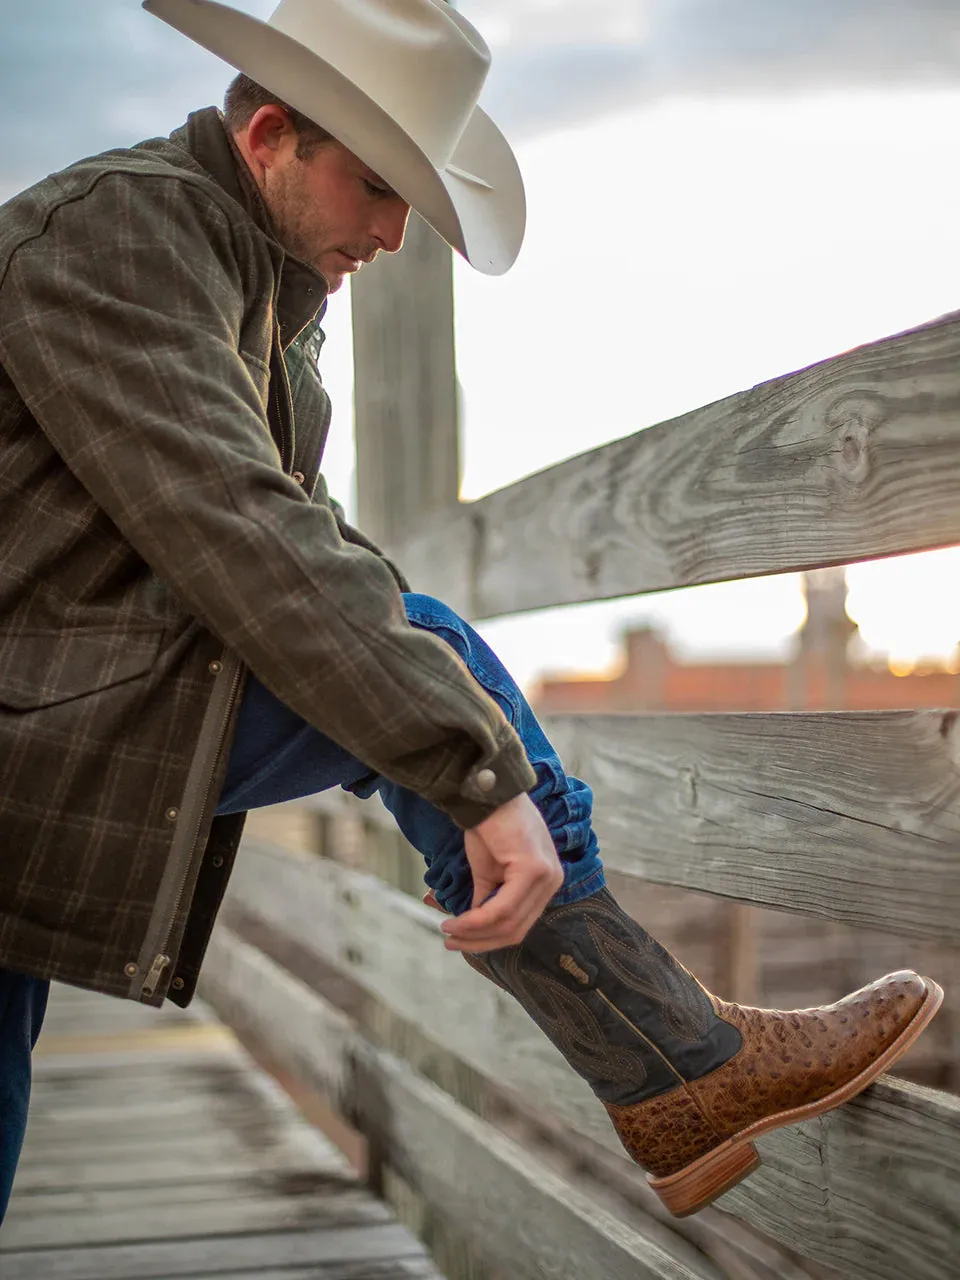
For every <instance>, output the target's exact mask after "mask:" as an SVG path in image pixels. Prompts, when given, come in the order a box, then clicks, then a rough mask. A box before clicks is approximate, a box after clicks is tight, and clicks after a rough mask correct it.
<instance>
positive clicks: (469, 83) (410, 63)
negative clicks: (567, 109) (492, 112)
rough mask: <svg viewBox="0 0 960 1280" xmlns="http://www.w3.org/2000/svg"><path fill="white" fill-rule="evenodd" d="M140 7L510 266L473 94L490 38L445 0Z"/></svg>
mask: <svg viewBox="0 0 960 1280" xmlns="http://www.w3.org/2000/svg"><path fill="white" fill-rule="evenodd" d="M143 7H144V8H145V9H146V10H148V11H149V12H150V13H153V14H155V15H156V16H157V17H158V18H162V19H163V20H164V22H168V23H169V24H170V25H171V26H172V27H176V29H177V30H178V31H182V32H183V34H184V35H186V36H189V37H190V39H191V40H195V41H196V42H197V43H198V44H201V45H203V46H204V48H206V49H209V50H210V51H211V53H215V54H217V55H218V57H221V58H223V59H224V61H226V62H229V63H230V64H231V66H234V67H236V68H237V69H238V70H239V71H242V72H243V73H244V74H245V75H247V76H249V77H250V78H251V79H252V80H255V81H256V82H257V83H258V84H261V85H263V86H264V88H266V89H269V90H270V91H271V92H272V93H275V94H277V96H278V97H279V98H280V99H281V100H282V101H283V102H286V103H288V104H289V105H290V106H291V107H295V108H296V109H297V110H298V111H300V112H302V113H303V114H304V115H305V116H307V117H308V119H310V120H313V121H314V122H315V123H316V124H318V125H320V126H321V128H324V129H326V130H328V132H330V133H331V134H333V136H334V137H335V138H336V139H337V140H338V141H339V142H342V143H343V145H344V146H345V147H347V148H349V150H350V151H352V152H353V153H354V154H355V155H357V156H359V157H360V159H361V160H363V161H364V163H365V164H368V165H369V166H370V168H371V169H373V170H374V172H375V173H377V174H378V175H379V176H380V177H381V178H382V179H383V180H384V182H386V183H389V185H390V186H391V187H392V188H393V189H394V191H396V192H397V193H398V194H399V195H401V196H403V198H404V199H405V200H406V201H407V202H408V203H409V204H410V205H412V206H413V208H414V209H416V210H417V212H418V213H419V214H420V215H421V217H423V218H424V219H426V221H427V222H429V223H430V225H431V226H432V227H433V228H434V230H436V231H438V232H439V233H440V235H441V236H442V237H443V238H444V240H446V242H447V243H448V244H449V245H451V246H452V247H453V248H454V249H456V250H458V251H459V252H460V253H462V254H463V256H464V257H465V258H466V260H467V261H468V262H469V263H471V264H472V265H473V266H474V267H476V268H477V270H478V271H482V272H484V273H485V274H487V275H501V274H502V273H503V272H504V271H506V270H508V269H509V267H510V266H512V264H513V262H514V259H515V258H516V256H517V253H518V252H519V250H520V243H521V241H522V240H523V230H524V223H525V220H526V203H525V200H524V194H523V181H522V179H521V177H520V170H519V168H518V167H517V162H516V159H515V158H514V155H513V152H512V151H511V150H510V147H509V145H508V143H507V141H506V139H505V138H504V136H503V134H502V133H501V132H500V130H499V129H498V128H497V127H496V125H495V124H494V123H493V121H492V120H491V119H490V118H489V116H487V115H486V114H485V113H484V112H483V111H481V110H480V108H479V107H478V106H477V99H478V98H479V96H480V90H481V89H482V88H483V82H484V79H485V78H486V74H487V68H488V67H489V65H490V51H489V49H488V48H487V46H486V44H485V42H484V40H483V37H482V36H481V35H480V33H479V32H478V31H477V30H476V29H475V28H474V27H473V26H471V24H470V23H469V22H467V20H466V19H465V18H463V17H462V16H461V15H460V14H458V13H457V12H456V10H455V9H453V8H452V7H450V6H449V5H447V4H446V3H444V0H281V2H280V4H279V5H278V6H277V8H276V9H275V10H274V12H273V14H272V15H271V16H270V18H269V20H268V21H267V22H261V21H260V20H259V19H257V18H252V17H250V15H249V14H246V13H241V12H240V11H239V10H237V9H232V8H230V7H229V6H228V5H224V4H217V3H215V2H214V0H144V3H143Z"/></svg>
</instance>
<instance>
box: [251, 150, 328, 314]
mask: <svg viewBox="0 0 960 1280" xmlns="http://www.w3.org/2000/svg"><path fill="white" fill-rule="evenodd" d="M301 164H302V161H299V160H298V161H294V162H293V164H291V165H289V166H288V167H287V168H286V169H284V170H283V171H282V172H281V173H277V174H275V175H274V177H273V181H272V182H271V183H270V186H269V188H268V189H267V190H266V191H265V192H264V200H265V202H266V205H267V208H268V209H269V211H270V216H271V218H272V219H273V225H274V230H275V231H276V235H277V239H278V241H279V242H280V244H281V245H282V246H283V247H284V249H286V251H287V253H289V254H292V255H293V257H295V258H299V259H300V261H301V262H305V263H306V264H307V265H308V266H310V267H313V269H314V271H319V272H320V274H321V275H322V276H323V277H324V279H326V280H327V285H328V288H330V289H331V291H332V289H335V288H336V287H337V285H338V284H339V283H340V281H339V280H337V281H336V282H335V283H334V282H331V281H330V280H329V279H327V276H326V273H325V272H324V271H323V270H322V268H321V266H320V259H321V257H322V255H323V254H325V253H329V252H330V248H331V246H330V232H329V229H328V228H327V227H326V225H325V224H324V223H323V222H322V221H321V220H320V219H319V218H318V217H317V212H316V207H315V204H314V202H313V201H312V200H311V199H310V197H309V195H308V193H307V190H306V184H305V183H304V181H303V176H302V172H301V169H300V167H299V166H300V165H301Z"/></svg>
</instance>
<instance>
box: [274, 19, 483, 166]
mask: <svg viewBox="0 0 960 1280" xmlns="http://www.w3.org/2000/svg"><path fill="white" fill-rule="evenodd" d="M268 22H269V25H270V26H271V27H275V28H276V29H277V30H278V31H281V32H282V33H283V34H284V35H286V36H289V37H290V38H291V39H292V40H296V41H297V42H298V43H299V44H302V45H304V46H305V47H306V48H308V49H310V50H311V51H312V52H314V53H316V54H318V55H319V56H320V57H322V58H323V59H324V61H325V62H327V63H329V65H330V66H332V67H334V68H335V69H336V70H337V71H339V72H340V74H341V75H343V76H345V77H346V79H347V80H349V81H351V82H352V83H353V84H355V85H356V86H357V87H358V88H359V89H362V90H363V92H364V93H366V94H367V96H368V97H370V98H371V99H372V100H373V101H374V102H376V103H377V105H378V106H379V107H381V108H382V109H383V110H384V111H385V112H386V113H387V114H388V115H389V116H390V117H391V118H392V119H393V120H395V121H396V123H397V124H398V125H399V126H400V127H401V129H403V131H404V132H405V133H406V134H407V135H408V137H410V138H411V139H413V141H414V142H416V144H417V146H418V147H419V148H420V150H421V151H422V152H423V153H424V155H425V156H426V157H427V158H428V159H429V160H430V161H431V163H432V164H433V165H434V166H435V167H436V168H437V169H443V168H444V167H445V166H446V164H447V163H448V161H449V160H450V158H451V156H452V155H453V153H454V151H455V149H456V146H457V143H458V142H459V141H460V139H461V137H462V136H463V131H464V129H465V128H466V126H467V123H468V121H469V120H470V117H471V115H472V114H473V111H474V108H475V107H476V105H477V99H478V98H479V97H480V91H481V89H482V88H483V83H484V80H485V79H486V76H487V70H488V68H489V66H490V50H489V49H488V48H487V45H486V42H485V41H484V39H483V37H482V36H481V35H480V33H479V32H478V31H477V30H476V28H475V27H473V26H472V25H471V24H470V23H469V22H468V21H467V20H466V19H465V18H464V17H462V15H460V14H458V13H457V12H456V10H455V9H453V8H452V7H450V6H449V5H447V4H446V3H445V2H444V0H281V2H280V4H279V5H278V6H277V8H276V9H275V10H274V12H273V13H272V15H271V16H270V18H269V20H268ZM323 123H324V122H323V121H322V120H318V121H317V124H319V125H323Z"/></svg>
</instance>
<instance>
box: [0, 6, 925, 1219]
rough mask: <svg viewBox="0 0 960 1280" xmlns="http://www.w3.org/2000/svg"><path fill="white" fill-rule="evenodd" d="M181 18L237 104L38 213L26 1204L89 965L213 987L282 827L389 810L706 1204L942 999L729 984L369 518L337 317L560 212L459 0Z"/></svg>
mask: <svg viewBox="0 0 960 1280" xmlns="http://www.w3.org/2000/svg"><path fill="white" fill-rule="evenodd" d="M145 7H146V8H148V9H150V10H151V11H152V12H154V13H156V14H157V15H158V16H160V17H161V18H164V19H165V20H166V21H168V22H170V23H171V24H172V25H174V26H176V27H177V28H179V29H180V30H181V31H183V32H184V33H185V34H187V35H188V36H191V37H192V38H193V39H195V40H197V41H199V42H200V43H202V44H204V45H206V46H207V47H208V48H210V49H212V50H213V51H214V52H217V53H219V54H220V55H221V56H223V57H224V58H225V59H226V60H227V61H229V62H230V63H231V64H232V65H234V66H235V67H237V68H238V69H239V70H240V72H241V73H242V74H241V76H240V77H239V78H238V79H237V80H236V81H235V82H234V83H233V85H232V86H231V88H230V91H229V92H228V95H227V99H226V103H225V115H224V116H223V117H221V116H220V114H219V113H218V112H216V111H215V110H213V109H207V110H204V111H199V112H196V113H194V115H192V116H191V117H190V119H189V120H188V121H187V123H186V125H185V126H183V127H182V128H181V129H178V130H177V131H176V132H175V133H174V134H172V135H171V137H170V138H169V139H154V140H152V141H149V142H145V143H143V144H141V145H140V146H138V147H134V148H131V149H129V150H126V151H116V152H111V153H108V154H106V155H103V156H97V157H93V158H92V159H89V160H85V161H81V162H80V163H79V164H77V165H75V166H73V167H72V168H70V169H68V170H66V171H64V172H63V173H60V174H56V175H54V176H52V177H51V178H48V179H47V180H45V181H44V182H41V183H40V184H38V185H37V186H36V187H34V188H32V189H31V190H29V191H26V192H24V193H22V194H21V195H20V196H18V197H16V198H15V199H14V200H12V201H11V202H9V203H8V204H7V205H6V206H5V207H4V208H3V210H2V211H0V478H2V479H0V483H2V486H3V496H4V501H3V503H2V505H0V521H2V543H0V545H2V548H3V550H2V571H0V659H2V661H0V739H2V758H3V760H4V773H5V778H4V782H5V785H4V788H3V794H2V796H0V831H2V837H3V844H2V847H3V856H2V859H0V970H2V972H0V1077H2V1081H3V1083H2V1084H0V1089H2V1090H3V1093H2V1094H0V1123H2V1130H0V1133H2V1138H0V1210H2V1207H3V1205H4V1204H5V1202H6V1197H7V1195H8V1193H9V1188H10V1182H11V1180H12V1176H13V1170H14V1167H15V1164H16V1159H17V1154H18V1152H19V1147H20V1142H21V1138H22V1132H23V1124H24V1120H25V1115H26V1105H27V1096H28V1092H29V1061H30V1049H31V1046H32V1044H33V1042H34V1040H35V1038H36V1035H37V1033H38V1031H39V1027H40V1022H41V1020H42V1016H43V1006H44V1003H45V1000H46V991H47V982H48V980H49V979H51V978H55V979H59V980H61V981H66V982H71V983H76V984H78V985H81V986H85V987H90V988H93V989H95V990H99V991H103V992H105V993H108V994H112V995H117V996H121V997H127V998H130V999H135V1000H140V1001H143V1002H146V1003H149V1004H154V1005H159V1004H161V1003H162V1002H163V1000H164V999H166V998H170V999H172V1000H174V1001H177V1002H178V1003H181V1004H186V1003H187V1002H188V1001H189V1000H190V998H191V997H192V994H193V991H194V987H195V984H196V980H197V974H198V971H199V968H200V964H201V962H202V958H203V953H204V950H205V947H206V943H207V939H208V937H209V933H210V930H211V927H212V925H213V922H214V919H215V917H216V913H217V910H218V907H219V904H220V901H221V898H222V895H223V891H224V888H225V885H226V881H227V877H228V875H229V871H230V866H231V864H232V860H233V857H234V853H235V850H236V847H237V842H238V840H239V835H240V828H241V826H242V822H243V812H244V811H245V810H246V809H247V808H249V807H251V806H255V805H262V804H268V803H272V802H274V801H277V800H281V799H290V798H293V797H295V796H298V795H303V794H308V793H310V792H315V791H320V790H322V789H324V788H326V787H329V786H334V785H342V786H345V787H347V788H349V789H350V790H353V791H354V792H356V793H357V794H360V795H369V794H372V793H373V792H374V791H378V792H379V793H380V794H381V796H382V797H383V799H384V801H385V803H386V804H387V805H388V807H389V808H390V809H391V810H392V812H393V813H394V814H395V816H396V818H397V821H398V823H399V824H400V826H401V828H402V829H403V830H404V832H405V833H406V835H407V836H408V838H409V839H410V840H411V841H412V843H414V844H415V845H416V846H417V847H418V848H419V849H420V850H421V852H422V853H423V854H424V857H425V859H426V863H427V872H426V881H427V884H428V886H429V889H430V893H429V894H428V898H429V900H430V901H432V902H434V903H435V904H436V905H438V906H439V907H441V908H442V909H443V910H445V911H446V912H447V913H448V914H449V919H448V920H447V921H445V922H444V925H443V928H444V931H445V933H446V946H447V947H448V948H449V949H451V950H457V951H462V952H463V953H464V955H465V956H466V958H467V959H468V960H469V962H470V963H471V964H472V965H473V966H474V967H475V968H477V969H478V970H479V971H480V972H481V973H483V974H484V975H485V976H487V977H488V978H490V979H491V980H493V981H495V982H497V983H499V984H500V985H501V986H502V987H504V988H505V989H506V990H507V991H509V992H511V993H512V994H513V995H514V996H515V997H516V998H517V999H518V1000H519V1001H520V1003H521V1004H522V1005H523V1006H524V1007H525V1008H526V1009H527V1010H528V1012H529V1013H530V1014H531V1016H532V1017H533V1018H534V1019H535V1020H536V1021H537V1022H538V1024H539V1025H540V1026H541V1027H542V1028H543V1030H544V1031H545V1032H546V1034H547V1035H549V1036H550V1037H551V1038H552V1039H553V1040H554V1041H555V1042H556V1043H557V1044H558V1046H559V1047H560V1048H561V1049H562V1051H563V1052H564V1054H565V1055H566V1057H567V1059H568V1060H569V1062H570V1063H571V1065H572V1066H573V1067H574V1069H575V1070H577V1071H579V1072H580V1073H581V1074H582V1075H583V1076H585V1078H586V1079H587V1080H588V1081H589V1082H590V1084H591V1085H592V1087H593V1088H594V1091H595V1092H596V1094H597V1095H598V1097H599V1098H600V1099H601V1100H602V1101H603V1102H604V1103H605V1104H606V1106H607V1109H608V1111H609V1113H610V1115H611V1117H612V1119H613V1122H614V1124H615V1126H616V1127H617V1131H618V1132H619V1134H620V1136H621V1138H622V1140H623V1142H624V1144H625V1146H626V1147H627V1149H628V1150H629V1151H630V1152H631V1154H632V1155H633V1156H634V1157H635V1158H636V1159H637V1160H638V1162H639V1163H641V1164H642V1165H643V1166H644V1167H645V1168H646V1169H647V1170H648V1171H649V1173H650V1175H651V1180H652V1183H653V1185H654V1186H655V1188H656V1189H657V1190H658V1192H659V1194H660V1195H661V1196H662V1198H663V1199H664V1201H665V1203H667V1204H668V1205H669V1207H670V1208H671V1209H672V1210H673V1211H674V1212H676V1213H688V1212H693V1211H694V1210H696V1209H697V1208H699V1207H700V1206H701V1205H703V1204H706V1203H708V1202H709V1201H710V1200H711V1199H713V1198H714V1197H715V1196H717V1195H719V1194H721V1193H722V1192H723V1191H724V1190H726V1189H727V1188H728V1187H730V1186H732V1185H733V1184H734V1183H735V1182H736V1181H738V1180H739V1179H740V1178H742V1177H744V1176H745V1175H746V1174H747V1173H749V1172H750V1171H751V1170H752V1169H753V1168H754V1167H755V1166H756V1163H757V1158H756V1155H755V1153H754V1150H753V1147H752V1145H751V1139H752V1137H753V1136H754V1135H755V1134H756V1133H759V1132H762V1131H764V1130H766V1129H769V1128H774V1127H776V1126H778V1125H782V1124H785V1123H792V1122H793V1121H795V1120H797V1119H800V1118H803V1117H805V1116H809V1115H815V1114H819V1113H820V1112H821V1111H825V1110H827V1109H829V1108H830V1107H833V1106H837V1105H839V1104H840V1103H841V1102H843V1101H845V1100H847V1099H848V1098H850V1097H852V1096H853V1095H854V1094H855V1093H857V1092H859V1091H860V1090H861V1089H863V1088H864V1087H865V1086H866V1085H867V1084H868V1083H869V1082H870V1081H871V1080H872V1079H874V1078H875V1076H876V1075H878V1074H879V1072H880V1071H881V1070H883V1069H884V1068H885V1067H887V1066H888V1065H889V1064H890V1063H891V1062H893V1061H894V1060H895V1059H896V1058H897V1057H898V1056H899V1055H900V1054H901V1053H903V1052H904V1051H905V1050H906V1048H907V1047H908V1046H909V1045H910V1044H911V1043H912V1042H913V1040H914V1039H915V1038H916V1036H917V1035H918V1034H919V1033H920V1031H921V1030H922V1029H923V1027H924V1026H925V1025H926V1024H927V1023H928V1022H929V1020H930V1018H931V1017H932V1016H933V1014H934V1013H935V1011H936V1008H937V1007H938V1004H939V1002H940V999H941V997H942V993H941V992H940V990H939V988H938V987H937V986H936V984H935V983H932V982H930V981H929V980H926V979H922V978H920V977H918V976H917V975H915V974H912V973H902V974H897V975H893V976H891V977H889V978H886V979H883V980H881V981H880V982H879V983H876V984H874V985H873V986H872V987H869V988H866V989H865V990H863V991H862V992H858V993H856V994H854V995H853V996H850V997H847V999H846V1000H845V1001H843V1002H841V1003H840V1004H839V1005H837V1006H832V1007H830V1008H827V1009H822V1010H815V1011H806V1012H801V1013H790V1014H780V1013H776V1012H770V1011H763V1010H747V1009H741V1008H739V1007H737V1006H735V1005H729V1004H725V1003H723V1002H721V1001H719V1000H717V999H715V998H714V997H711V996H709V995H708V994H707V993H706V992H705V991H704V990H703V988H702V987H701V986H700V985H699V984H698V983H697V982H696V981H695V980H694V979H693V978H692V977H691V976H690V974H688V973H687V972H686V970H684V969H683V968H682V967H681V966H680V965H679V964H677V962H676V961H675V960H674V959H673V958H672V957H671V956H670V955H669V954H668V953H667V952H665V951H664V950H663V948H661V947H660V946H659V944H657V943H656V942H654V941H653V939H652V938H650V937H649V935H648V934H646V933H645V932H644V931H643V930H642V929H641V928H640V927H639V926H638V925H637V924H636V923H635V922H634V921H632V920H631V919H629V918H628V917H627V916H626V915H625V914H624V913H623V912H622V911H621V910H620V908H619V907H618V906H617V904H616V902H615V901H614V899H613V898H612V896H611V895H610V894H609V892H608V891H607V890H606V889H605V888H604V881H603V870H602V866H601V863H600V860H599V855H598V850H597V843H596V839H595V837H594V835H593V833H592V831H591V827H590V806H591V794H590V791H589V789H588V788H587V787H585V786H584V784H583V783H581V782H578V781H577V780H576V779H573V778H570V777H568V776H567V775H566V773H565V772H564V770H563V768H562V766H561V764H560V761H559V760H558V759H557V757H556V754H555V753H554V751H553V749H552V748H551V747H550V744H549V743H548V742H547V740H546V739H545V737H544V735H543V733H542V731H541V729H540V728H539V726H538V725H537V723H536V721H535V719H534V717H533V715H532V713H531V711H530V708H529V707H528V706H527V704H526V702H525V701H524V699H523V697H522V695H521V694H520V692H519V690H518V689H517V687H516V685H515V684H514V682H513V681H512V680H511V679H510V677H509V675H508V674H507V673H506V672H505V671H504V670H503V668H502V666H501V665H500V664H499V662H498V661H497V659H496V658H495V656H494V655H493V654H492V653H491V652H490V650H489V649H488V648H487V647H486V645H484V643H483V642H482V641H481V640H480V638H479V637H478V636H477V635H476V634H475V633H474V632H473V631H472V630H471V629H470V628H469V627H468V626H467V625H466V623H464V622H463V621H462V620H461V619H459V618H457V617H456V616H455V615H454V614H452V613H451V612H450V610H448V609H447V608H446V607H445V606H443V605H442V604H441V603H440V602H438V601H435V600H431V599H429V598H427V597H424V596H417V595H413V594H411V593H410V592H409V591H408V590H407V584H406V583H405V582H404V581H403V579H402V577H401V575H400V574H399V571H398V570H396V569H394V568H393V567H392V566H391V565H389V564H388V563H387V562H386V561H385V560H384V559H383V557H382V556H381V555H380V554H379V553H378V551H377V549H376V548H375V547H372V546H371V544H369V543H368V542H367V541H366V540H365V539H364V538H363V537H362V535H361V534H359V533H357V532H356V531H355V530H352V529H350V528H349V527H348V526H347V525H346V524H345V523H344V522H343V521H342V519H338V517H337V515H336V514H335V513H334V511H333V509H332V507H331V504H330V502H329V500H328V498H327V494H326V489H325V486H324V484H323V481H322V478H321V477H320V475H319V470H318V468H319V462H320V456H321V454H322V450H323V444H324V440H325V437H326V432H327V426H328V422H329V406H328V404H327V401H326V397H325V393H324V392H323V389H322V387H321V385H320V383H319V380H318V378H317V376H316V370H315V363H316V355H317V351H318V345H319V341H320V335H319V331H318V330H317V328H316V319H317V316H318V314H319V313H320V312H321V311H322V307H323V303H324V299H325V297H326V295H327V293H329V292H330V291H332V290H335V289H337V288H339V287H340V285H341V284H342V282H343V279H344V277H345V275H347V274H349V273H351V272H353V271H356V270H358V269H359V268H360V266H361V264H362V263H364V262H368V261H370V260H372V259H373V258H374V257H375V256H376V255H377V253H379V252H381V251H383V252H387V253H390V252H394V251H396V250H397V249H399V248H400V245H401V243H402V240H403V234H404V227H405V224H406V219H407V215H408V212H409V209H410V206H411V205H413V206H414V207H416V208H417V209H418V211H419V212H420V213H421V214H422V215H423V216H424V217H425V218H426V219H427V221H428V222H430V223H431V225H432V226H434V228H435V229H436V230H437V231H438V232H439V233H440V234H441V235H442V236H443V237H444V238H445V239H446V240H447V241H448V242H449V243H450V244H451V245H453V246H454V247H455V248H456V249H457V250H458V251H459V252H460V253H461V254H463V255H464V257H466V258H467V259H468V260H469V261H470V262H471V263H473V264H474V265H475V266H477V267H478V268H479V269H480V270H483V271H486V272H489V273H492V274H496V273H498V272H502V271H504V270H506V269H507V268H508V267H509V266H510V265H511V263H512V261H513V259H514V257H515V256H516V253H517V251H518V249H519V245H520V240H521V237H522V232H523V221H524V212H523V210H524V206H523V192H522V186H521V183H520V179H519V174H518V171H517V167H516V163H515V161H514V160H513V157H512V154H511V152H510V150H509V147H508V146H507V144H506V142H505V141H504V139H503V138H502V136H501V135H500V134H499V132H498V131H497V130H496V128H495V127H494V126H493V124H492V123H491V122H490V121H489V119H488V118H487V117H486V116H485V115H484V114H483V112H482V111H480V110H479V109H478V108H477V105H476V104H477V99H478V96H479V93H480V89H481V87H482V83H483V78H484V74H485V71H486V66H487V61H488V54H487V51H486V48H485V46H484V44H483V41H482V39H481V38H480V36H479V34H478V33H477V32H476V31H474V30H473V28H472V27H471V26H470V25H469V24H468V23H467V22H465V21H464V19H463V18H461V17H460V16H458V15H457V14H456V13H455V12H454V11H452V10H450V9H448V8H446V7H445V6H444V5H443V4H442V3H441V0H364V3H363V4H360V3H359V2H358V0H283V3H282V4H281V5H280V7H279V8H278V9H277V11H276V13H275V14H274V15H273V17H272V18H271V20H270V22H269V23H261V22H258V21H256V20H254V19H252V18H249V17H248V16H246V15H244V14H242V13H239V12H237V11H235V10H232V9H229V8H226V7H225V6H221V5H217V4H213V3H210V2H209V0H147V3H146V6H145Z"/></svg>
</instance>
